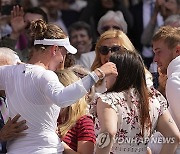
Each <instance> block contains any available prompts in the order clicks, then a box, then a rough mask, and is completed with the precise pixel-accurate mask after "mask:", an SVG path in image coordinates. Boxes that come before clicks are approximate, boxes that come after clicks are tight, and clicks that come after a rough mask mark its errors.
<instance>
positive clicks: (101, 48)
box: [99, 45, 122, 55]
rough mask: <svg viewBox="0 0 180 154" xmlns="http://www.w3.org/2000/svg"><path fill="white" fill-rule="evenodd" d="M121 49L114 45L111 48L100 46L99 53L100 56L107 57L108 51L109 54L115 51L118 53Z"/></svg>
mask: <svg viewBox="0 0 180 154" xmlns="http://www.w3.org/2000/svg"><path fill="white" fill-rule="evenodd" d="M121 48H122V47H121V46H119V45H114V46H112V47H108V46H100V47H99V52H100V53H101V54H102V55H107V54H108V53H109V51H111V52H116V51H119V50H120V49H121Z"/></svg>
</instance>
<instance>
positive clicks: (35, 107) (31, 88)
mask: <svg viewBox="0 0 180 154" xmlns="http://www.w3.org/2000/svg"><path fill="white" fill-rule="evenodd" d="M93 78H94V79H93ZM95 79H97V76H96V75H95V73H94V72H93V73H91V74H90V75H88V76H86V77H85V78H83V79H82V80H80V81H78V82H76V83H74V84H72V85H70V86H68V87H65V88H64V86H63V85H62V84H61V83H60V82H59V80H58V77H57V75H56V74H55V73H54V72H53V71H50V70H46V69H44V68H43V67H41V66H36V65H30V64H20V65H14V66H2V67H0V89H1V90H5V91H6V96H7V101H8V107H9V113H10V117H14V116H15V115H16V114H18V113H19V114H20V115H21V118H20V120H22V119H25V120H26V121H27V125H28V127H29V128H28V129H27V130H26V131H25V133H27V135H26V136H24V137H19V138H17V139H16V140H14V141H10V142H9V143H8V147H7V148H8V153H9V154H24V153H26V154H32V153H33V154H34V153H36V154H54V153H61V152H62V151H63V147H62V145H61V141H60V139H59V137H58V136H57V134H56V132H55V131H56V126H57V118H58V116H59V112H60V107H66V106H68V105H71V104H72V103H74V102H76V100H78V99H79V98H81V97H82V96H83V95H85V94H86V93H87V90H89V89H90V87H91V86H92V85H93V84H94V81H95Z"/></svg>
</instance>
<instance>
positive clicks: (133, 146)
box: [90, 88, 167, 154]
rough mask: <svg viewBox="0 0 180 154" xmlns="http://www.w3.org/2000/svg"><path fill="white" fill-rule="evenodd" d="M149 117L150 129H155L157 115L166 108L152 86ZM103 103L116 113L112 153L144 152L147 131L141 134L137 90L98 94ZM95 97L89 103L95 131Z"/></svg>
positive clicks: (96, 128) (145, 149) (163, 100)
mask: <svg viewBox="0 0 180 154" xmlns="http://www.w3.org/2000/svg"><path fill="white" fill-rule="evenodd" d="M150 92H151V95H152V96H151V97H150V100H149V101H150V102H149V103H150V108H149V113H150V118H151V122H152V131H153V130H154V129H155V127H156V125H157V121H158V117H159V116H160V115H161V114H163V112H164V111H166V109H167V101H166V99H165V98H164V97H163V96H162V94H161V93H159V92H158V91H157V90H155V89H154V88H150ZM98 96H99V97H100V98H101V99H102V101H103V102H104V103H107V104H109V105H110V106H111V107H112V108H113V109H114V110H115V111H116V113H117V115H118V131H117V133H116V135H115V142H114V144H113V147H112V149H111V153H112V154H121V153H122V154H132V153H136V154H138V153H139V154H146V152H147V144H148V142H149V135H148V134H149V131H148V130H145V133H144V137H142V136H141V125H140V118H139V97H138V96H137V91H136V90H135V89H134V88H132V89H129V90H127V91H123V92H109V93H105V94H100V95H98ZM96 100H97V99H95V101H94V103H92V104H91V106H92V107H91V109H90V113H91V114H92V115H93V116H94V119H95V130H96V133H98V132H99V131H100V127H99V121H98V119H97V114H96V109H95V108H96V104H97V101H96Z"/></svg>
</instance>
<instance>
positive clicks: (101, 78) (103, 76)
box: [96, 68, 106, 80]
mask: <svg viewBox="0 0 180 154" xmlns="http://www.w3.org/2000/svg"><path fill="white" fill-rule="evenodd" d="M96 69H97V71H99V72H100V73H101V75H102V77H99V79H100V80H103V79H104V78H105V76H106V75H105V73H104V72H103V71H102V70H101V69H100V68H96Z"/></svg>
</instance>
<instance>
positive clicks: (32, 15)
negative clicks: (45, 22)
mask: <svg viewBox="0 0 180 154" xmlns="http://www.w3.org/2000/svg"><path fill="white" fill-rule="evenodd" d="M38 19H43V16H42V15H40V14H35V13H26V14H25V15H24V21H25V23H26V28H25V29H26V31H25V33H26V34H27V37H28V39H30V36H29V27H30V23H31V22H32V21H36V20H38Z"/></svg>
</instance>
